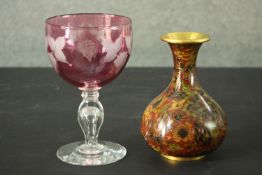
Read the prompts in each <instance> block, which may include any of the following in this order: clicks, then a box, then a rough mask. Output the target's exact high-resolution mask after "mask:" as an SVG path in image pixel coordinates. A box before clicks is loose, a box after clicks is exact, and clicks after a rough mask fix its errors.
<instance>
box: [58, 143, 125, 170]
mask: <svg viewBox="0 0 262 175" xmlns="http://www.w3.org/2000/svg"><path fill="white" fill-rule="evenodd" d="M56 154H57V157H58V158H59V159H60V160H62V161H63V162H66V163H69V164H73V165H82V166H96V165H106V164H109V163H113V162H116V161H118V160H121V159H122V158H124V157H125V155H126V149H125V147H123V146H122V145H119V144H117V143H113V142H108V141H99V143H98V144H96V145H88V144H84V143H83V142H73V143H69V144H67V145H64V146H62V147H60V148H59V149H58V150H57V153H56Z"/></svg>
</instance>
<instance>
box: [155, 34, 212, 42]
mask: <svg viewBox="0 0 262 175" xmlns="http://www.w3.org/2000/svg"><path fill="white" fill-rule="evenodd" d="M160 39H161V40H162V41H165V42H167V43H170V44H194V43H204V42H207V41H209V40H210V36H209V35H207V34H204V33H200V32H169V33H166V34H163V35H161V37H160Z"/></svg>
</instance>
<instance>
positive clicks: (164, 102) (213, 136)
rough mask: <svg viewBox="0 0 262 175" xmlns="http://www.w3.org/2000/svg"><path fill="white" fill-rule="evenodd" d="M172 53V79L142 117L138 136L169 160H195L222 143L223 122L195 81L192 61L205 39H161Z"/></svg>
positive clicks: (185, 35) (182, 35)
mask: <svg viewBox="0 0 262 175" xmlns="http://www.w3.org/2000/svg"><path fill="white" fill-rule="evenodd" d="M161 40H162V41H165V42H167V43H168V44H169V45H170V47H171V50H172V53H173V59H174V70H173V77H172V80H171V82H170V84H169V86H168V87H167V88H166V89H165V90H164V91H163V92H162V93H161V94H160V95H159V96H157V97H156V98H155V99H154V100H153V101H152V102H151V103H150V104H149V105H148V106H147V108H146V110H145V111H144V114H143V119H142V125H141V132H142V135H143V136H144V138H145V140H146V141H147V143H148V145H149V146H151V147H152V148H153V149H154V150H156V151H158V152H160V154H161V155H162V156H164V157H165V158H168V159H171V160H197V159H200V158H202V157H204V156H205V155H206V154H207V153H209V152H212V151H214V150H215V149H217V148H218V147H219V145H220V144H221V143H222V141H223V139H224V137H225V134H226V130H227V124H226V118H225V114H224V112H223V110H222V109H221V107H220V106H219V105H218V104H217V103H216V102H215V100H214V99H212V97H210V96H209V95H208V94H207V93H206V92H205V91H204V90H203V88H202V87H201V86H200V84H199V82H198V81H197V78H196V57H197V53H198V50H199V48H200V46H201V44H202V43H204V42H206V41H208V40H209V36H208V35H206V34H202V33H196V32H173V33H167V34H165V35H162V36H161Z"/></svg>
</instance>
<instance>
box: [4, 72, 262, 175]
mask: <svg viewBox="0 0 262 175" xmlns="http://www.w3.org/2000/svg"><path fill="white" fill-rule="evenodd" d="M171 72H172V69H171V68H126V69H125V70H124V71H123V73H122V74H121V75H120V76H119V77H118V78H117V79H116V80H114V81H113V82H112V83H110V84H109V85H106V86H105V87H103V88H102V90H101V92H100V101H101V102H102V104H103V106H104V109H105V121H104V124H103V126H102V129H101V132H100V137H99V138H100V139H102V140H109V141H114V142H117V143H120V144H122V145H124V146H125V147H126V148H127V156H126V157H125V158H124V159H123V160H121V161H119V162H117V163H114V164H110V165H104V166H99V167H81V166H72V165H68V164H65V163H63V162H61V161H60V160H59V159H57V158H56V150H57V148H58V147H60V146H62V145H63V144H66V143H69V142H73V141H78V140H82V139H83V136H82V133H81V130H80V127H79V126H78V123H77V119H76V111H77V107H78V105H79V104H80V101H81V97H80V92H79V91H78V90H77V88H75V87H73V86H70V85H69V84H67V83H65V82H63V80H61V79H60V78H59V77H58V75H56V73H55V72H54V71H53V70H51V69H49V68H24V69H23V68H2V69H0V119H1V121H0V175H16V174H25V175H49V174H54V175H87V174H88V175H93V174H95V175H100V174H103V175H107V174H112V175H113V174H114V175H115V174H126V175H138V174H139V175H140V174H150V175H155V174H161V175H164V174H177V175H184V174H185V175H191V174H192V175H193V174H194V175H221V174H223V175H227V174H230V175H232V174H237V175H242V174H243V175H246V174H250V173H251V174H252V175H254V174H260V175H261V174H262V93H261V91H262V81H261V80H262V69H247V68H246V69H240V68H239V69H236V68H235V69H229V68H227V69H218V68H213V69H212V68H210V69H199V71H198V79H199V80H200V83H201V85H202V86H203V87H204V89H205V90H206V91H207V92H208V93H209V94H210V95H211V96H212V97H213V98H214V99H215V100H216V101H217V102H218V103H219V104H220V105H221V106H222V108H223V109H224V111H225V113H226V115H227V119H228V125H229V126H228V127H229V128H228V133H227V136H226V138H225V141H224V142H223V144H222V145H221V147H220V148H219V149H218V150H217V151H215V152H213V153H211V154H209V155H208V156H206V158H204V159H202V160H199V161H193V162H170V161H167V160H166V159H164V158H162V157H161V156H160V155H159V154H158V153H157V152H155V151H153V150H152V149H151V148H150V147H148V146H147V144H146V142H145V141H144V140H143V138H142V136H141V134H140V129H139V128H140V121H141V115H142V113H143V111H144V109H145V107H146V105H147V104H148V103H149V102H150V101H151V100H152V99H153V98H154V97H156V96H157V95H159V93H160V92H161V91H162V90H164V89H165V87H166V86H167V85H168V83H169V81H170V79H171Z"/></svg>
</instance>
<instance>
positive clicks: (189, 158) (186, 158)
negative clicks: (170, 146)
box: [161, 154, 205, 161]
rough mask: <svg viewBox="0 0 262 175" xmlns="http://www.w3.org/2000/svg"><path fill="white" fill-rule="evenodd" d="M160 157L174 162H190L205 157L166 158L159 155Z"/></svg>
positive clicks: (166, 156)
mask: <svg viewBox="0 0 262 175" xmlns="http://www.w3.org/2000/svg"><path fill="white" fill-rule="evenodd" d="M161 156H163V157H164V158H166V159H169V160H175V161H192V160H199V159H202V158H204V157H205V155H202V156H196V157H175V156H168V155H164V154H161Z"/></svg>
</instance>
